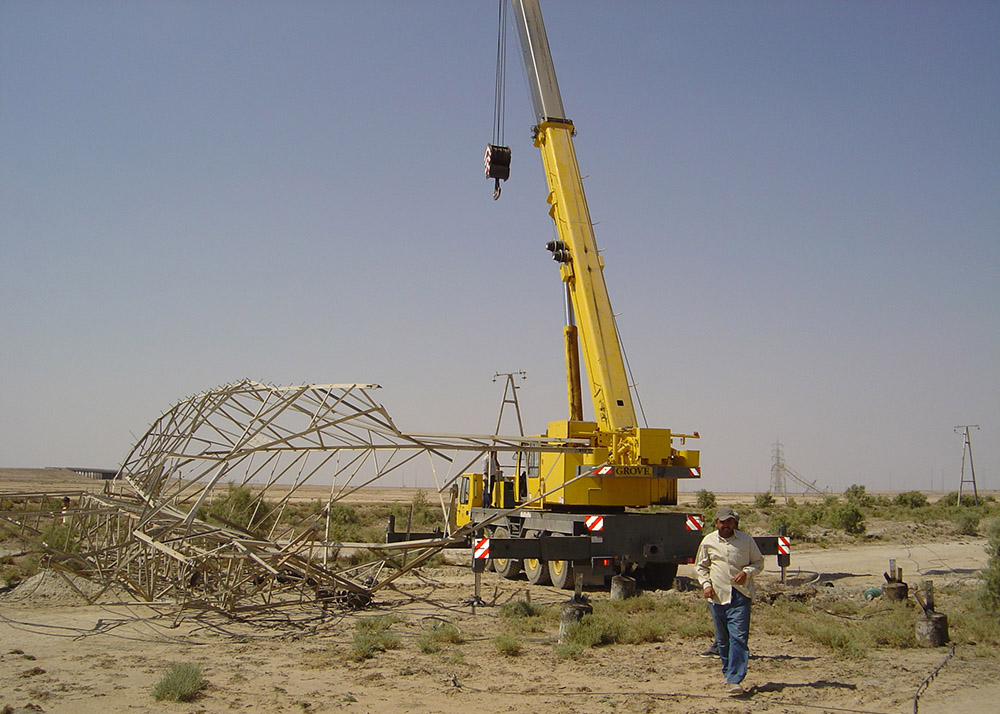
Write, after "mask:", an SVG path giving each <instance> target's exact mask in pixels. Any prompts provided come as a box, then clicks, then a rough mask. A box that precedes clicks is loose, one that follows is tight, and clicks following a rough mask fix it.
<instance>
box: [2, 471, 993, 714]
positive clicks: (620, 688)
mask: <svg viewBox="0 0 1000 714" xmlns="http://www.w3.org/2000/svg"><path fill="white" fill-rule="evenodd" d="M91 483H93V482H91ZM10 490H15V489H10ZM22 490H27V489H22ZM720 500H721V499H720ZM909 540H912V541H913V542H907V541H906V540H905V539H904V541H903V542H897V543H895V544H880V545H869V546H849V547H846V546H845V547H837V548H833V549H820V548H812V549H809V548H797V549H796V550H795V551H794V552H793V558H792V564H793V567H792V568H791V569H789V570H788V571H787V573H786V577H787V578H788V579H789V580H791V581H793V582H795V583H812V584H813V585H815V586H816V587H817V588H825V587H829V588H830V591H831V592H833V591H836V592H838V593H842V594H843V596H844V597H852V598H857V597H860V593H861V592H863V590H864V589H865V588H867V587H870V586H872V585H879V584H881V582H882V572H883V571H884V570H886V569H887V566H888V559H889V558H895V559H896V561H897V564H898V565H899V567H901V568H903V571H904V575H905V576H906V579H907V580H908V581H909V582H911V583H916V582H919V581H920V580H923V579H931V580H933V581H934V583H935V586H936V587H943V586H945V585H948V584H952V583H956V582H962V581H965V582H968V579H969V578H971V577H973V576H974V573H975V572H976V571H977V570H978V569H979V568H981V567H982V566H983V565H984V564H985V562H986V554H985V550H984V544H985V542H984V540H983V539H976V538H964V539H961V540H957V539H955V540H948V541H934V542H917V540H916V539H909ZM768 567H769V570H768V571H767V572H766V573H765V575H764V577H763V580H764V581H765V582H769V583H775V582H776V581H777V580H778V579H779V572H778V571H777V570H776V569H775V566H774V560H773V558H768ZM685 568H689V566H685ZM685 568H682V570H681V573H680V574H681V575H682V576H684V575H688V576H689V575H690V574H691V573H690V572H689V570H687V569H685ZM828 583H829V585H827V584H828ZM473 585H474V580H473V576H472V574H471V573H470V572H469V570H468V569H466V568H464V567H459V566H442V567H439V568H434V569H428V570H424V571H423V572H422V573H420V574H417V575H412V576H408V577H406V578H405V579H401V580H400V581H398V588H397V589H395V590H392V591H385V592H383V593H382V594H381V595H380V597H379V599H378V601H377V603H376V606H375V607H374V608H372V609H370V610H366V611H363V612H357V613H343V612H337V611H332V610H331V611H329V612H327V613H323V612H321V611H319V610H318V609H313V610H305V609H295V610H293V611H289V612H287V613H283V614H282V615H280V616H275V619H274V621H273V622H271V623H269V624H270V626H268V627H264V628H261V627H250V626H247V625H244V624H241V623H238V622H234V621H232V620H230V619H226V618H223V617H221V616H212V617H208V616H202V617H193V618H189V619H180V620H177V619H176V618H175V616H174V613H172V612H170V611H167V610H163V611H156V610H154V609H152V608H149V607H144V606H138V605H132V604H121V603H118V604H115V603H113V602H106V603H104V604H101V605H87V604H86V603H85V601H84V600H82V599H81V598H80V597H79V596H78V595H76V594H75V593H74V592H73V590H72V588H70V587H69V586H68V585H67V584H66V582H65V581H64V580H63V579H62V578H61V577H60V576H58V575H56V574H53V573H51V572H45V573H43V574H40V575H39V576H36V577H34V578H33V579H31V580H29V581H26V582H24V583H22V584H21V585H20V586H19V587H18V588H16V589H14V590H12V591H10V592H8V593H6V594H5V595H3V596H0V710H2V711H4V712H18V711H33V712H38V711H44V712H66V713H67V714H69V713H90V712H94V713H97V712H100V713H102V714H103V713H105V712H163V711H172V712H183V713H185V714H188V713H190V714H194V713H196V712H206V713H216V712H239V711H254V712H259V711H265V712H277V713H279V714H284V713H291V712H341V711H346V712H358V713H361V712H420V713H423V712H426V713H431V712H442V713H445V714H468V712H470V711H482V712H521V711H534V712H555V711H558V712H580V713H581V714H582V713H583V712H587V713H588V714H589V713H593V712H596V713H604V712H621V711H629V712H693V713H696V714H708V713H714V712H862V713H874V712H880V713H892V714H895V713H899V714H903V713H905V712H911V711H914V703H913V698H914V694H915V693H916V692H917V690H918V688H919V687H920V686H921V684H922V683H923V682H924V681H925V680H926V679H927V678H928V677H929V676H930V675H931V674H932V673H933V672H934V671H935V669H936V668H938V667H939V666H940V665H941V664H942V662H944V660H945V658H946V656H947V655H948V649H947V648H933V649H913V650H881V651H877V652H874V653H871V654H869V655H868V656H867V657H866V658H865V659H863V660H860V661H859V660H852V659H849V658H846V657H844V656H842V655H838V654H836V653H833V652H832V651H831V650H828V649H826V648H823V647H820V646H818V645H814V644H812V643H809V642H800V641H794V640H792V639H789V638H787V637H778V636H775V635H773V634H771V633H769V632H767V631H764V630H763V629H762V628H761V627H760V626H756V627H754V629H753V631H752V635H751V646H752V649H753V655H754V656H753V659H752V661H751V669H750V675H749V677H748V679H747V682H746V684H748V685H749V686H750V690H749V693H748V694H747V695H746V696H744V697H743V698H740V699H732V698H729V697H727V696H726V695H725V694H724V692H723V687H722V682H721V675H720V672H719V667H718V663H717V662H716V661H714V660H710V659H703V658H700V657H699V656H698V652H699V651H701V650H703V649H704V648H705V647H706V646H707V644H708V634H707V633H708V632H710V624H709V618H708V615H707V612H706V614H705V622H704V626H705V632H706V636H705V637H704V638H686V639H685V638H681V637H679V636H668V637H667V639H666V641H664V642H659V643H651V644H642V645H613V646H607V647H602V648H596V649H592V650H589V651H587V652H586V653H585V654H584V655H582V656H581V657H580V658H578V659H575V660H566V659H562V658H560V657H559V656H558V655H557V654H556V652H555V647H554V645H555V642H556V639H557V635H558V628H557V626H549V627H548V628H547V629H546V630H545V631H542V632H537V633H529V634H527V635H525V636H524V648H523V650H522V652H521V654H520V655H519V656H516V657H511V656H503V655H500V654H498V653H497V650H496V647H495V643H494V637H495V636H496V634H497V633H498V632H500V631H501V630H502V627H503V623H502V622H501V619H500V618H499V616H498V612H497V611H498V607H495V606H487V607H477V608H475V609H474V608H472V607H471V606H470V605H469V604H468V601H469V600H470V598H471V597H472V595H473V594H474V590H473ZM81 587H85V586H84V585H81ZM529 591H530V597H531V600H532V601H533V602H535V603H542V604H559V603H561V602H563V601H565V599H566V597H567V593H565V592H564V591H558V590H555V589H553V588H549V587H538V586H529V585H528V584H527V583H526V582H525V581H523V580H522V581H507V580H503V579H500V578H498V577H497V576H496V575H495V574H493V573H486V574H484V575H483V580H482V588H481V595H482V597H483V599H484V600H486V601H487V602H488V603H491V604H495V605H500V604H503V603H504V602H506V601H508V600H511V599H523V598H525V597H526V595H527V594H528V593H529ZM681 596H682V597H691V598H695V597H696V595H695V594H694V593H682V594H681ZM591 597H592V598H594V599H598V598H602V597H606V595H605V594H602V593H591ZM654 597H665V595H663V594H655V595H654ZM104 599H105V600H108V599H109V598H108V596H105V598H104ZM111 599H112V600H113V598H111ZM755 607H758V608H763V607H768V606H767V605H766V604H764V603H759V604H757V605H756V606H755ZM387 613H391V614H392V615H394V616H395V617H397V618H398V622H396V623H395V624H394V625H393V627H392V630H393V632H394V633H396V634H397V635H398V636H399V639H400V643H399V647H398V648H396V649H392V650H389V651H386V652H380V653H377V654H376V655H375V657H373V658H372V659H368V660H364V661H361V662H357V661H354V660H353V658H352V657H351V641H352V637H353V634H354V631H355V625H356V622H357V620H358V619H359V618H362V617H370V616H372V615H376V614H387ZM442 622H449V623H452V624H454V625H456V626H457V627H459V628H460V629H461V632H462V636H463V639H464V641H463V642H462V643H459V644H445V645H443V646H442V649H441V651H439V652H435V653H430V654H425V653H423V652H421V651H420V648H419V647H418V646H417V638H418V636H420V635H421V634H422V633H424V632H426V631H427V630H428V629H430V628H432V627H434V626H437V625H440V624H441V623H442ZM859 626H862V625H859ZM982 649H983V648H975V647H972V646H966V645H963V646H961V647H958V648H956V650H955V653H954V656H953V657H952V658H951V659H950V660H949V661H948V662H947V664H945V665H944V666H943V667H941V669H940V671H939V672H938V674H937V675H936V676H935V677H934V678H933V679H932V681H931V682H930V683H929V685H927V687H926V691H925V692H924V693H923V694H922V695H921V697H920V700H919V711H921V712H939V713H943V714H958V713H959V712H961V713H962V714H966V712H969V711H972V712H992V711H997V704H996V703H997V702H998V701H1000V682H998V681H997V678H996V671H997V667H998V665H1000V655H994V654H992V653H985V654H984V653H983V651H982ZM178 662H193V663H197V664H199V665H200V666H201V668H202V671H203V673H204V676H205V679H206V680H207V682H208V686H207V688H206V689H205V690H204V691H203V692H202V694H201V695H200V696H199V697H198V699H197V700H195V701H194V702H192V703H188V704H179V703H166V702H156V701H154V700H153V698H152V696H151V692H152V690H153V687H154V686H155V684H156V682H157V681H158V680H159V679H160V678H161V677H162V676H163V674H164V673H165V672H166V671H167V670H168V669H169V667H170V665H171V664H172V663H178Z"/></svg>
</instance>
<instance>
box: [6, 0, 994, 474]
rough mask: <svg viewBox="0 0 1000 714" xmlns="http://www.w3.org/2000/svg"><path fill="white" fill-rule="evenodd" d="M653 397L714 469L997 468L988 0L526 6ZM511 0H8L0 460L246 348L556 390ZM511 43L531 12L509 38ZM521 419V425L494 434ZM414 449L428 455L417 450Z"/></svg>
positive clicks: (467, 402) (134, 411)
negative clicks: (499, 83)
mask: <svg viewBox="0 0 1000 714" xmlns="http://www.w3.org/2000/svg"><path fill="white" fill-rule="evenodd" d="M543 11H544V14H545V19H546V24H547V27H548V33H549V38H550V43H551V46H552V50H553V54H554V59H555V63H556V70H557V73H558V76H559V81H560V85H561V89H562V93H563V99H564V103H565V106H566V110H567V114H568V115H569V116H570V117H571V118H572V119H573V120H574V121H575V123H576V126H577V129H578V132H579V134H578V137H577V142H576V146H577V152H578V155H579V159H580V163H581V167H582V170H583V172H584V174H586V175H587V176H588V178H587V180H586V183H585V185H586V187H587V191H588V199H589V203H590V209H591V214H592V217H593V218H594V220H595V221H597V222H598V225H597V235H598V240H599V242H600V244H601V247H602V249H603V250H604V253H603V255H604V258H605V261H606V271H605V274H606V277H607V281H608V285H609V289H610V292H611V297H612V301H613V303H614V306H615V310H616V311H617V312H618V313H619V318H618V319H619V326H620V329H621V333H622V336H623V339H624V341H625V344H626V349H627V351H628V357H629V360H630V362H631V365H632V368H633V370H634V373H635V377H636V380H637V382H638V388H639V392H640V397H641V399H642V403H643V406H644V407H645V412H646V416H647V418H648V421H649V424H650V425H651V426H659V427H668V428H672V429H675V430H677V431H693V430H697V431H699V432H700V433H701V434H702V437H703V438H702V439H701V443H700V445H699V446H700V448H701V449H702V461H703V467H704V473H705V476H704V479H703V480H702V482H701V483H700V484H697V485H696V486H700V487H705V488H708V489H710V490H716V491H726V490H744V489H748V490H759V491H763V490H766V489H767V488H768V485H769V478H770V469H771V451H772V444H773V443H774V442H775V441H776V440H780V441H781V442H782V443H783V444H784V451H785V458H786V460H787V463H788V465H789V466H790V467H791V468H792V469H794V470H795V471H796V472H798V473H799V474H801V475H803V476H805V477H807V478H809V479H810V480H812V479H816V480H817V483H818V485H819V486H821V487H829V488H831V489H832V490H834V491H840V490H843V489H844V488H846V487H847V486H849V485H850V484H852V483H861V484H864V485H866V486H867V487H868V488H869V489H870V490H877V489H889V488H891V489H896V490H899V489H910V488H921V489H927V488H931V487H932V486H933V487H934V488H941V486H942V483H943V485H944V487H945V488H946V489H949V490H954V489H957V487H958V484H959V480H960V465H961V457H962V440H961V438H960V437H959V436H957V435H956V434H955V433H954V432H953V427H954V426H955V425H959V424H979V425H981V427H982V429H981V430H980V431H976V432H973V449H974V456H975V458H976V467H977V471H976V473H977V477H978V482H979V486H980V488H1000V474H998V461H1000V438H998V433H1000V431H998V430H1000V42H998V40H997V38H998V37H1000V3H997V2H978V1H977V2H946V3H945V2H920V1H914V2H877V3H873V2H850V1H845V2H822V1H815V2H799V1H794V2H792V1H787V2H782V1H775V0H772V1H768V2H713V1H708V2H630V3H608V2H569V1H566V0H564V1H557V0H552V1H551V2H545V3H544V4H543ZM496 14H497V11H496V5H495V4H494V3H492V2H485V1H484V2H437V1H428V2H403V1H401V0H400V1H398V2H389V1H379V0H375V1H372V2H337V1H328V2H305V1H295V0H291V1H288V2H254V1H252V0H250V1H240V2H236V1H235V0H234V1H231V2H207V1H205V2H199V1H195V0H178V1H174V2H141V3H140V2H127V1H125V0H119V1H115V0H103V1H96V0H94V1H91V0H73V1H69V0H62V1H56V0H3V1H2V2H0V304H2V312H0V380H2V384H0V388H2V389H0V465H2V466H49V465H86V466H100V467H114V466H117V465H118V464H119V463H120V462H121V460H122V459H123V458H124V457H125V456H126V454H127V453H128V451H129V449H130V447H131V445H132V443H133V441H134V439H135V438H136V437H137V436H138V435H141V434H142V433H143V432H144V431H145V429H146V428H147V427H148V425H149V424H150V423H151V422H152V421H154V420H155V419H156V418H157V417H158V416H159V415H160V414H161V413H162V412H164V411H165V410H166V409H167V408H169V407H170V406H171V405H172V404H174V403H175V402H177V401H179V400H181V399H183V398H185V397H187V396H188V395H191V394H194V393H196V392H200V391H204V390H206V389H209V388H212V387H214V386H217V385H221V384H224V383H228V382H232V381H235V380H238V379H241V378H244V377H249V378H252V379H257V380H260V381H264V382H269V383H274V384H297V383H305V382H321V383H327V382H376V383H379V384H381V385H382V386H383V389H382V390H381V392H380V393H379V395H380V398H381V400H382V402H383V404H384V405H385V406H386V408H387V409H388V410H389V412H390V413H391V414H392V415H393V416H394V418H395V420H396V422H397V424H399V425H400V426H401V427H402V428H403V429H405V430H410V431H434V432H445V433H483V432H489V431H492V429H493V427H494V425H495V422H496V419H497V413H498V410H499V406H500V400H501V396H502V391H501V387H502V385H501V384H500V383H496V384H495V383H493V381H492V377H493V374H494V372H496V371H501V372H508V371H514V370H524V371H526V372H527V374H528V378H527V380H526V381H524V382H523V383H522V389H521V391H520V392H519V396H520V400H521V406H522V410H523V413H524V420H525V425H526V428H527V429H528V431H529V432H532V433H537V432H539V431H541V430H543V429H544V424H545V423H546V422H547V421H549V420H552V419H561V418H564V417H565V409H566V408H565V396H564V378H563V364H562V353H561V325H562V293H561V283H560V282H559V280H558V273H557V270H556V266H555V264H554V263H552V262H551V261H550V260H549V257H548V254H547V253H546V252H545V250H544V247H543V246H544V243H545V242H546V241H547V240H549V239H550V238H551V237H552V233H553V230H552V227H551V221H550V219H549V217H548V215H547V212H546V209H547V206H546V204H545V194H546V189H545V186H544V180H543V177H542V172H541V161H540V159H539V157H538V155H537V153H536V150H535V149H534V148H533V147H532V146H531V144H530V133H529V127H530V124H531V118H532V113H531V110H530V108H529V106H528V99H527V93H526V90H525V86H524V81H523V79H522V77H523V75H522V70H521V68H520V57H519V55H518V54H517V52H516V48H515V47H513V46H512V47H511V53H510V55H509V64H510V68H509V77H508V87H507V96H508V103H507V124H506V127H507V128H506V141H507V143H508V144H510V145H511V146H512V148H513V153H514V159H513V168H512V176H511V179H510V181H508V182H507V183H506V184H505V187H504V193H503V197H502V198H501V200H500V201H497V202H494V201H493V200H492V196H491V193H492V187H491V185H490V182H488V181H487V180H485V179H484V178H483V177H482V163H481V160H482V153H483V148H484V146H485V144H486V143H487V142H488V141H489V140H490V137H491V133H492V115H493V88H494V87H493V84H494V61H495V42H496V39H495V37H496ZM511 39H512V40H513V33H512V35H511ZM509 431H510V430H509ZM428 483H431V481H430V480H428Z"/></svg>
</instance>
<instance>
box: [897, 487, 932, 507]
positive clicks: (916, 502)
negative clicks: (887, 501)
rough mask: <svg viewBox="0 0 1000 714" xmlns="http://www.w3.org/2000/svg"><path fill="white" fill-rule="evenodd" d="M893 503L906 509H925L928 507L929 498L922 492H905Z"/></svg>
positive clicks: (898, 494)
mask: <svg viewBox="0 0 1000 714" xmlns="http://www.w3.org/2000/svg"><path fill="white" fill-rule="evenodd" d="M892 502H893V504H894V505H896V506H903V507H905V508H923V507H924V506H926V505H927V496H925V495H924V494H923V493H921V492H920V491H904V492H903V493H897V494H896V497H895V498H894V499H892Z"/></svg>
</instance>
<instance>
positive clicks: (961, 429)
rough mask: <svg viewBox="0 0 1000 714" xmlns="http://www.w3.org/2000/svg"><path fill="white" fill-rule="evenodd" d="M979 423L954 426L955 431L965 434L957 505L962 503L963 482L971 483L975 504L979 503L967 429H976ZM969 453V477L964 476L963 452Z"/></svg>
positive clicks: (970, 438)
mask: <svg viewBox="0 0 1000 714" xmlns="http://www.w3.org/2000/svg"><path fill="white" fill-rule="evenodd" d="M978 428H979V424H966V425H964V426H956V427H955V433H956V434H962V435H964V436H965V445H964V446H963V447H962V480H961V481H960V482H959V484H958V505H959V506H961V505H962V490H963V487H964V486H965V484H967V483H971V484H972V495H973V498H974V499H975V501H974V502H975V504H976V505H977V506H978V505H979V489H978V488H976V465H975V464H974V463H973V462H972V437H971V436H970V435H969V429H978ZM966 453H968V454H969V473H970V477H969V478H965V454H966Z"/></svg>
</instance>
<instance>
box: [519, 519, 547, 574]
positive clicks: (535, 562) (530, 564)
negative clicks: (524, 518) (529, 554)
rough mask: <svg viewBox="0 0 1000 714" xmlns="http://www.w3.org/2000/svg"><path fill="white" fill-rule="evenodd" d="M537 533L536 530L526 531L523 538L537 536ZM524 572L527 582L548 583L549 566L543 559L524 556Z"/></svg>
mask: <svg viewBox="0 0 1000 714" xmlns="http://www.w3.org/2000/svg"><path fill="white" fill-rule="evenodd" d="M538 535H539V534H538V531H528V532H527V533H526V534H525V538H537V537H538ZM524 574H525V575H527V576H528V582H529V583H531V584H532V585H548V584H549V568H548V566H547V564H546V563H545V561H544V560H539V559H537V558H525V559H524Z"/></svg>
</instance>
